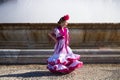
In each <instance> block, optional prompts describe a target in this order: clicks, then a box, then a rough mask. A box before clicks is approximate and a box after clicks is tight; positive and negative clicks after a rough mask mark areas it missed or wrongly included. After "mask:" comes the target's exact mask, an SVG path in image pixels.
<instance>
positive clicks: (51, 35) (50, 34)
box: [48, 32, 57, 43]
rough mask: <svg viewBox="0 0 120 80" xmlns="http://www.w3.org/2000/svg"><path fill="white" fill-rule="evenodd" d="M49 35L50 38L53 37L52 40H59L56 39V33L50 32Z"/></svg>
mask: <svg viewBox="0 0 120 80" xmlns="http://www.w3.org/2000/svg"><path fill="white" fill-rule="evenodd" d="M48 36H50V38H51V39H52V40H54V42H55V43H56V42H57V39H56V37H55V36H54V34H53V33H52V32H51V33H48Z"/></svg>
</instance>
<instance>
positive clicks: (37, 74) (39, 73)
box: [0, 71, 64, 78]
mask: <svg viewBox="0 0 120 80" xmlns="http://www.w3.org/2000/svg"><path fill="white" fill-rule="evenodd" d="M62 75H64V74H61V73H57V74H56V73H51V72H49V71H34V72H26V73H17V74H7V75H0V77H24V78H27V77H42V76H62Z"/></svg>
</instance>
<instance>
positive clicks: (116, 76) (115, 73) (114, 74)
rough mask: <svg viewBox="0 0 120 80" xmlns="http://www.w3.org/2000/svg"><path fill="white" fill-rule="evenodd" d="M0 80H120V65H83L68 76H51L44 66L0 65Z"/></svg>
mask: <svg viewBox="0 0 120 80" xmlns="http://www.w3.org/2000/svg"><path fill="white" fill-rule="evenodd" d="M0 80H120V64H84V66H83V67H82V68H81V69H77V70H75V71H74V72H72V73H70V74H65V75H62V74H53V73H50V72H49V71H48V70H47V69H46V65H45V64H44V65H41V64H29V65H0Z"/></svg>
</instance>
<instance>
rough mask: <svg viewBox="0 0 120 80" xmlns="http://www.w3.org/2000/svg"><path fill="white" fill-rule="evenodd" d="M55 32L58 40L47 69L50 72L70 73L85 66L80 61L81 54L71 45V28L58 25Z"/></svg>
mask: <svg viewBox="0 0 120 80" xmlns="http://www.w3.org/2000/svg"><path fill="white" fill-rule="evenodd" d="M54 34H55V36H56V38H57V40H58V42H57V43H56V44H55V47H54V54H53V55H52V56H50V57H49V58H48V60H47V62H48V65H47V69H49V70H50V72H53V73H55V72H60V73H70V72H72V71H74V70H75V69H76V68H80V67H82V66H83V62H81V61H79V59H80V55H78V54H74V53H73V52H72V50H71V48H70V47H69V30H68V28H66V27H64V28H62V27H60V26H59V27H56V28H55V29H54Z"/></svg>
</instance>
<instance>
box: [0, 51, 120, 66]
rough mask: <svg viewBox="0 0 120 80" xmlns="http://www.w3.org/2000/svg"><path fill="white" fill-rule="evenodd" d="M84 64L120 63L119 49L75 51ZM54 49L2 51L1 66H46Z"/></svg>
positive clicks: (0, 56) (0, 55) (0, 54)
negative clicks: (40, 64)
mask: <svg viewBox="0 0 120 80" xmlns="http://www.w3.org/2000/svg"><path fill="white" fill-rule="evenodd" d="M73 52H74V53H77V54H80V55H81V61H83V62H84V63H120V50H119V49H73ZM52 54H53V49H0V64H29V63H31V64H33V63H37V64H39V63H42V64H46V61H47V58H48V57H50V56H51V55H52Z"/></svg>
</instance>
